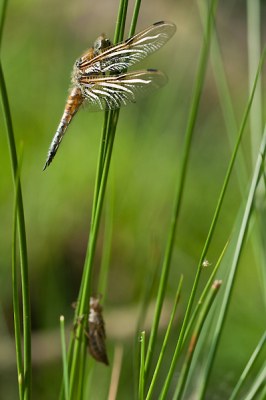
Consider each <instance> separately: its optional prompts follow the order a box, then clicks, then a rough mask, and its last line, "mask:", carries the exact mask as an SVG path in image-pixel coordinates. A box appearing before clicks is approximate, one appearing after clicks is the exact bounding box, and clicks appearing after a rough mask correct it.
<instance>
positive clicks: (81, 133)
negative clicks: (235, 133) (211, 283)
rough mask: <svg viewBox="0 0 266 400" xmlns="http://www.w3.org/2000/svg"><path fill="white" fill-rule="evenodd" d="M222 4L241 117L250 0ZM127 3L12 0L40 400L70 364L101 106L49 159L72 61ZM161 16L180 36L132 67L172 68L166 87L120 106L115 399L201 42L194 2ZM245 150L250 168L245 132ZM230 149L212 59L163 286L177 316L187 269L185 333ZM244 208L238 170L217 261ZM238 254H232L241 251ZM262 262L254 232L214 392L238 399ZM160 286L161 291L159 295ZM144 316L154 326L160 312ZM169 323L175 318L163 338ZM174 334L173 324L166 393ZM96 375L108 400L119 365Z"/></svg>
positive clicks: (125, 390) (3, 316)
mask: <svg viewBox="0 0 266 400" xmlns="http://www.w3.org/2000/svg"><path fill="white" fill-rule="evenodd" d="M220 3H221V4H220V5H219V7H218V10H217V30H218V36H219V41H220V45H221V49H222V55H223V61H224V64H225V68H226V72H227V77H228V82H229V87H230V91H231V95H232V98H233V103H234V107H235V112H236V116H237V121H238V124H239V125H240V121H241V119H242V115H243V112H244V109H245V105H246V102H247V99H248V75H247V69H248V66H247V43H246V41H247V40H246V3H245V2H244V1H223V2H220ZM118 5H119V1H118V0H116V1H115V0H109V1H107V0H98V1H97V2H93V1H83V0H77V1H62V0H57V1H54V0H53V1H52V0H39V1H38V2H34V1H31V0H24V1H17V0H15V1H10V3H9V5H8V10H7V18H6V24H5V29H4V36H3V45H2V63H3V69H4V75H5V79H6V84H7V89H8V94H9V101H10V107H11V113H12V119H13V126H14V131H15V137H16V142H17V146H18V145H19V142H20V141H23V143H24V156H23V169H22V189H23V198H24V207H25V218H26V229H27V241H28V252H29V271H30V284H31V305H32V329H33V361H34V371H33V393H34V396H33V397H34V399H36V400H42V399H47V398H49V399H51V400H53V399H57V398H58V393H59V388H60V383H61V374H62V367H61V354H60V353H61V350H60V339H59V330H58V328H59V316H60V315H61V314H63V315H65V317H66V323H67V324H68V326H69V329H70V326H71V322H72V319H73V309H72V308H71V303H72V302H73V301H75V300H76V298H77V295H78V290H79V284H80V279H81V275H82V268H83V263H84V258H85V254H86V246H87V241H88V235H89V227H90V215H91V206H92V197H93V187H94V179H95V171H96V161H97V155H98V147H99V138H100V132H101V128H102V123H103V114H102V113H95V114H88V113H86V112H84V111H83V110H81V111H80V112H79V113H78V114H77V116H75V118H74V120H73V121H72V123H71V125H70V126H69V128H68V131H67V133H66V135H65V138H64V140H63V142H62V144H61V146H60V150H59V151H58V153H57V155H56V157H55V159H54V161H53V163H52V164H51V165H50V167H49V168H48V169H47V170H46V171H45V172H43V171H42V168H43V165H44V163H45V160H46V155H47V152H48V148H49V146H50V143H51V140H52V138H53V135H54V133H55V131H56V129H57V126H58V124H59V122H60V119H61V116H62V113H63V110H64V106H65V101H66V98H67V96H68V88H69V86H70V74H71V71H72V67H73V64H74V61H75V60H76V59H77V58H78V57H79V56H80V55H81V54H82V53H83V52H84V50H85V49H86V48H89V47H90V46H91V45H92V43H93V42H94V40H95V39H96V38H97V37H98V36H99V35H100V34H101V33H103V32H105V33H106V34H107V35H108V36H109V38H110V39H112V38H113V36H114V29H115V24H116V18H117V12H118ZM263 7H264V3H262V19H263V20H265V7H264V8H263ZM132 9H133V2H130V4H129V12H128V23H127V28H126V32H128V27H129V21H130V19H131V15H132ZM160 20H170V21H172V22H174V23H175V24H176V26H177V32H176V34H175V35H174V37H173V38H172V39H171V40H170V41H169V43H167V45H165V47H164V48H163V49H161V50H160V51H159V52H158V53H156V54H154V55H153V56H151V57H149V58H148V59H146V60H145V61H144V62H142V63H141V64H140V65H137V66H136V67H135V68H134V69H138V68H157V69H159V70H162V71H163V72H164V73H165V74H166V75H167V76H168V78H169V83H168V85H167V86H165V87H164V88H163V89H162V90H160V91H158V92H157V93H155V94H154V95H153V96H151V97H148V98H145V99H143V100H142V101H140V102H139V103H137V104H132V105H129V106H128V107H126V108H124V109H123V110H122V111H121V113H120V118H119V122H118V129H117V135H116V140H115V146H114V155H113V161H112V167H111V172H110V182H111V191H112V190H113V191H114V226H113V240H112V254H111V264H110V275H109V280H108V288H107V296H106V302H105V311H104V315H105V317H106V330H107V337H108V338H107V348H108V354H109V358H110V359H111V360H112V357H113V352H114V345H115V344H117V343H120V342H122V343H123V345H124V359H127V362H126V363H124V364H123V368H122V374H121V380H120V384H119V392H118V398H120V399H123V400H127V399H133V392H132V387H133V381H132V365H131V363H130V362H129V361H128V360H129V359H130V357H132V349H133V341H134V330H135V324H136V316H137V309H138V300H139V296H140V292H141V288H142V284H143V280H144V277H145V271H146V269H147V266H148V265H150V264H152V263H153V264H154V268H155V267H156V266H159V268H158V273H157V278H156V282H155V289H156V287H157V286H158V281H159V271H160V268H161V260H162V258H163V255H164V250H165V243H166V239H167V233H168V229H169V225H170V216H171V212H172V205H173V198H174V193H175V187H176V183H177V180H178V177H179V170H180V158H181V154H182V146H183V139H184V134H185V129H186V124H187V118H188V114H189V107H190V102H191V96H192V89H193V84H194V81H195V74H196V71H197V64H198V57H199V52H200V48H201V43H202V25H201V22H200V18H199V11H198V7H197V3H196V1H190V2H187V1H185V0H180V1H178V2H176V1H171V0H163V1H159V0H158V1H157V0H143V2H142V5H141V9H140V16H139V20H138V24H137V31H140V30H142V29H144V28H146V27H147V26H149V25H151V24H152V23H154V22H157V21H160ZM264 25H265V24H264ZM262 26H263V21H262ZM0 129H1V135H0V151H1V154H0V170H1V185H0V218H1V230H0V235H1V236H0V266H1V274H0V291H1V304H0V305H1V307H0V398H1V399H5V400H9V399H17V398H18V391H17V383H16V380H17V377H16V365H15V347H14V338H13V337H14V332H13V316H12V277H11V243H12V207H13V186H12V179H11V169H10V162H9V154H8V147H7V140H6V134H5V128H4V123H3V117H2V113H1V114H0ZM243 150H244V156H245V160H246V162H247V168H248V172H249V175H250V176H251V173H252V165H251V161H250V145H249V137H248V130H246V133H245V135H244V139H243ZM230 156H231V150H230V146H229V143H228V138H227V136H226V129H225V124H224V120H223V116H222V112H221V107H220V103H219V97H218V94H217V89H216V85H215V81H214V78H213V73H212V69H211V66H210V65H209V68H208V71H207V75H206V81H205V86H204V91H203V94H202V101H201V106H200V111H199V115H198V118H197V124H196V127H195V135H194V139H193V147H192V151H191V153H190V162H189V169H188V174H187V179H186V185H185V192H184V197H183V201H182V207H181V214H180V218H179V221H178V228H177V235H176V241H175V249H174V254H173V260H172V267H171V271H170V277H169V284H168V289H167V293H166V298H167V300H168V301H167V303H166V307H165V312H164V316H166V321H167V317H168V316H169V312H170V311H169V310H171V304H172V301H173V297H174V294H175V291H176V288H177V285H178V281H179V277H180V274H181V273H183V274H184V285H183V292H182V299H181V303H180V307H179V311H178V315H177V320H176V325H175V328H174V329H175V332H178V330H179V327H180V322H181V321H182V315H183V313H184V310H185V307H186V302H187V299H188V296H189V293H190V290H191V287H192V283H193V280H194V276H195V272H196V269H197V263H198V260H199V257H200V254H201V251H202V248H203V245H204V242H205V239H206V235H207V232H208V229H209V226H210V223H211V219H212V216H213V213H214V210H215V206H216V204H217V200H218V196H219V193H220V190H221V187H222V183H223V179H224V177H225V174H226V170H227V167H228V163H229V160H230ZM246 183H248V182H246ZM240 204H241V195H240V190H239V186H238V183H237V179H236V175H234V174H233V176H232V178H231V181H230V184H229V188H228V191H227V194H226V198H225V201H224V205H223V209H222V212H221V215H220V218H219V221H218V225H217V228H216V231H215V235H214V237H213V240H212V244H211V247H210V249H209V252H208V260H209V262H210V263H212V264H213V265H214V264H215V262H216V261H217V259H218V257H219V255H220V253H221V251H222V248H223V246H224V245H225V242H226V240H227V239H228V237H229V235H230V233H231V231H232V229H233V227H234V226H235V224H236V222H235V220H236V215H237V213H238V210H239V207H240ZM103 233H104V225H102V226H101V228H100V235H99V239H98V247H97V252H96V261H95V270H94V272H95V273H94V285H93V286H94V289H95V291H96V290H97V281H98V271H99V265H100V262H101V250H102V244H103ZM154 249H155V250H154ZM231 251H233V247H232V250H231ZM228 252H229V254H230V248H229V250H228ZM258 267H259V266H258V265H256V261H255V257H254V254H253V252H252V250H251V248H250V246H249V242H247V246H246V248H245V250H244V253H243V255H242V259H241V264H240V268H239V271H238V275H237V282H236V285H235V288H234V293H233V294H234V296H233V299H232V301H231V307H230V312H229V315H228V318H227V325H226V328H225V330H224V332H223V337H222V342H221V345H220V349H221V350H220V351H218V357H217V362H216V364H215V366H214V367H215V372H214V374H213V375H212V380H211V382H210V384H211V386H210V390H209V393H208V396H207V398H210V399H216V398H217V399H220V398H228V393H230V388H231V387H232V386H233V385H234V384H235V382H236V380H237V378H238V376H239V374H240V373H241V371H242V369H243V367H244V365H245V363H246V362H247V360H248V358H249V356H250V354H251V352H252V351H253V349H254V347H255V346H256V344H257V342H258V340H259V339H260V336H261V334H262V332H263V330H264V329H265V318H262V317H261V316H262V315H263V316H264V317H265V309H264V303H263V292H262V287H261V285H260V278H259V273H258ZM211 270H212V268H211V267H209V268H206V269H205V270H204V271H203V273H202V281H201V283H200V288H203V287H204V284H205V283H206V281H207V279H208V277H209V275H210V273H211ZM155 296H156V290H154V292H153V299H155ZM146 325H147V326H146ZM146 325H145V326H146V329H147V331H148V329H149V326H150V325H149V321H148V322H147V323H146ZM243 326H245V329H243ZM164 329H165V325H164V326H163V328H162V330H161V335H162V336H160V337H159V339H158V346H159V344H160V342H161V341H162V338H163V332H164ZM175 340H176V335H175V334H173V335H172V342H171V344H170V346H169V348H168V351H167V355H166V361H165V367H164V371H163V372H162V375H161V378H160V379H161V381H160V380H159V382H158V388H157V390H158V392H159V389H160V383H161V382H162V381H163V378H164V376H165V374H166V371H167V368H168V367H169V364H170V360H171V355H172V354H173V349H174V346H175ZM96 371H98V373H95V374H94V375H95V376H94V378H93V379H94V380H95V384H94V385H93V386H94V390H95V393H94V394H93V399H103V398H106V393H107V391H108V384H109V379H110V374H111V369H110V368H109V369H108V368H106V367H105V366H102V365H97V368H96ZM177 373H178V372H177ZM177 376H178V375H176V377H175V381H176V380H177ZM99 382H101V384H100V385H98V383H99ZM214 393H215V394H214ZM215 396H216V397H215ZM154 398H156V394H155V396H154Z"/></svg>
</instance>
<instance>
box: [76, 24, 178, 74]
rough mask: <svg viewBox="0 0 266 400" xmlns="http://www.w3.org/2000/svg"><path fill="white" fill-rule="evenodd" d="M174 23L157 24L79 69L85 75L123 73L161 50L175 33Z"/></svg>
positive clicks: (86, 61) (81, 65) (112, 47)
mask: <svg viewBox="0 0 266 400" xmlns="http://www.w3.org/2000/svg"><path fill="white" fill-rule="evenodd" d="M175 31H176V26H175V25H174V24H173V23H172V22H166V21H161V22H156V23H155V24H153V25H151V26H150V27H149V28H146V29H144V30H143V31H141V32H139V33H137V34H136V35H134V36H132V37H131V38H129V39H127V40H125V41H124V42H122V43H119V44H117V45H115V46H111V47H110V48H108V49H107V50H105V51H104V52H103V53H102V54H100V55H98V56H96V57H94V58H93V59H89V57H88V59H86V57H84V56H83V60H82V62H81V63H80V65H79V69H80V70H81V71H82V72H83V73H84V74H91V75H93V74H94V73H95V74H99V73H105V72H116V73H119V72H122V71H123V70H125V69H127V68H129V67H131V66H132V65H134V64H136V63H138V62H140V61H141V60H143V59H144V58H146V57H148V56H149V55H150V54H152V53H154V52H155V51H157V50H159V49H160V48H161V47H162V46H163V45H164V44H165V43H166V42H167V41H168V40H169V39H170V38H171V37H172V36H173V34H174V33H175Z"/></svg>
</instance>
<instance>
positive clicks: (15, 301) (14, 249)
mask: <svg viewBox="0 0 266 400" xmlns="http://www.w3.org/2000/svg"><path fill="white" fill-rule="evenodd" d="M21 159H22V157H20V162H19V168H18V173H17V176H16V184H15V199H14V212H13V241H12V280H13V310H14V329H15V343H16V356H17V372H18V387H19V398H20V400H23V396H24V369H23V361H22V348H21V342H22V337H21V330H20V312H19V289H18V276H17V206H18V184H19V179H20V170H21Z"/></svg>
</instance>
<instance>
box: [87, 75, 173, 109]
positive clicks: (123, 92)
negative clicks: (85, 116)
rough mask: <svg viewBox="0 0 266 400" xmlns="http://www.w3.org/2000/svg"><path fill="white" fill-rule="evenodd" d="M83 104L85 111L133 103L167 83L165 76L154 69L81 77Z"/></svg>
mask: <svg viewBox="0 0 266 400" xmlns="http://www.w3.org/2000/svg"><path fill="white" fill-rule="evenodd" d="M80 83H81V84H82V96H83V99H84V100H83V104H84V108H85V110H86V111H90V112H95V111H104V110H111V109H115V108H120V107H122V106H125V105H127V104H129V103H135V102H136V101H137V100H139V99H141V98H142V97H145V96H148V95H149V94H151V93H153V92H154V91H155V90H157V89H159V88H161V87H162V86H164V85H165V84H166V83H167V77H166V76H165V75H164V74H163V73H162V72H161V71H157V70H155V69H144V70H139V71H134V72H127V73H124V74H121V75H110V76H103V77H99V76H89V77H82V78H81V80H80Z"/></svg>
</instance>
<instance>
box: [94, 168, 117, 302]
mask: <svg viewBox="0 0 266 400" xmlns="http://www.w3.org/2000/svg"><path fill="white" fill-rule="evenodd" d="M111 172H112V171H111ZM112 178H113V176H112ZM108 189H109V190H108ZM114 197H115V188H114V180H113V179H111V182H110V179H109V187H108V188H107V199H106V200H107V201H106V206H105V228H104V244H103V251H102V262H101V267H100V276H99V283H98V293H101V294H102V296H103V298H102V304H104V300H105V293H106V287H107V282H108V274H109V267H110V258H111V249H112V239H113V224H114Z"/></svg>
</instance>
